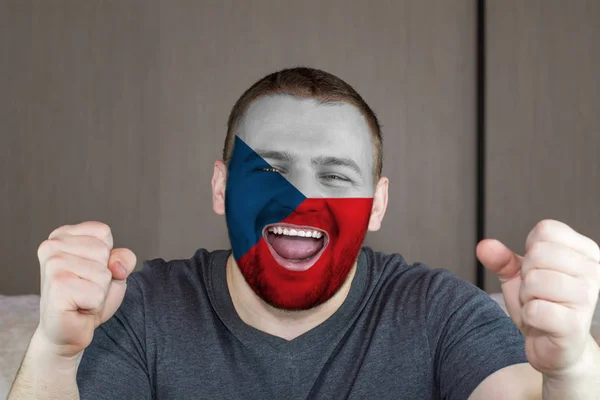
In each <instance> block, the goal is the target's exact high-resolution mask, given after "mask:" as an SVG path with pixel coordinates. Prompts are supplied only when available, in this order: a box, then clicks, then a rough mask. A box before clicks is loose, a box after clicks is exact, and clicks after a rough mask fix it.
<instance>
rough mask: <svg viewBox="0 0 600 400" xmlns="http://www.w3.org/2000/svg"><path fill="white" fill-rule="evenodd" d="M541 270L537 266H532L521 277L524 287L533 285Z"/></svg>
mask: <svg viewBox="0 0 600 400" xmlns="http://www.w3.org/2000/svg"><path fill="white" fill-rule="evenodd" d="M540 273H541V271H540V270H539V269H537V268H532V269H530V270H529V271H527V273H526V274H525V276H524V277H523V284H524V286H525V287H531V286H532V285H534V284H535V283H536V282H537V281H538V279H540Z"/></svg>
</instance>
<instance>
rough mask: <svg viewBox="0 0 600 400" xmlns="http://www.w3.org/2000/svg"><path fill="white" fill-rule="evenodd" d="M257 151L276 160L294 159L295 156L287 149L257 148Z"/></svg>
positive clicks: (260, 154)
mask: <svg viewBox="0 0 600 400" xmlns="http://www.w3.org/2000/svg"><path fill="white" fill-rule="evenodd" d="M255 153H256V154H258V155H259V156H261V157H262V158H268V159H270V160H276V161H287V162H292V161H294V156H292V155H291V154H290V153H288V152H285V151H275V150H255Z"/></svg>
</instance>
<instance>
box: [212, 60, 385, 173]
mask: <svg viewBox="0 0 600 400" xmlns="http://www.w3.org/2000/svg"><path fill="white" fill-rule="evenodd" d="M272 94H288V95H291V96H295V97H299V98H312V99H316V100H318V101H320V102H322V103H337V102H345V103H349V104H352V105H353V106H355V107H357V108H358V109H359V111H360V112H361V113H362V115H363V116H364V117H365V119H366V120H367V125H368V126H369V130H370V131H371V138H372V139H373V150H374V151H373V155H374V159H373V160H374V163H373V169H374V171H373V172H374V175H375V183H376V182H377V181H378V180H379V178H380V177H381V174H382V169H383V151H382V145H383V143H382V141H383V140H382V136H381V125H380V124H379V121H378V119H377V116H376V115H375V113H374V112H373V110H371V107H369V105H368V104H367V103H366V102H365V101H364V100H363V98H362V97H361V96H360V95H359V94H358V93H357V92H356V90H354V88H353V87H352V86H350V85H349V84H347V83H346V82H344V81H343V80H341V79H340V78H338V77H337V76H335V75H332V74H330V73H328V72H325V71H322V70H319V69H314V68H307V67H296V68H287V69H283V70H281V71H278V72H274V73H272V74H269V75H267V76H265V77H264V78H262V79H261V80H259V81H258V82H256V83H255V84H254V85H252V86H251V87H250V88H249V89H248V90H246V91H245V92H244V94H242V96H241V97H240V98H239V99H238V101H237V102H236V103H235V105H234V106H233V109H232V110H231V114H229V120H228V121H227V137H226V138H225V146H224V148H223V161H224V162H225V163H228V162H229V158H230V157H231V152H232V150H233V143H234V139H235V134H236V133H235V131H236V129H237V126H238V124H239V122H240V120H241V118H242V116H243V115H244V112H246V110H247V109H248V107H249V106H250V104H251V103H252V102H253V101H255V100H257V99H258V98H260V97H262V96H268V95H272Z"/></svg>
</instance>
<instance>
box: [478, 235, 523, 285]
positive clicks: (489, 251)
mask: <svg viewBox="0 0 600 400" xmlns="http://www.w3.org/2000/svg"><path fill="white" fill-rule="evenodd" d="M476 253H477V258H478V259H479V261H481V263H482V264H483V266H484V267H485V268H486V269H487V270H488V271H490V272H492V273H494V274H495V275H496V276H497V277H498V278H499V279H500V282H502V283H504V282H506V281H509V280H511V279H512V278H514V277H516V276H520V273H521V264H522V260H523V257H521V256H518V255H517V254H515V253H513V252H512V251H511V250H510V249H509V248H508V247H506V246H505V245H504V244H503V243H502V242H500V241H498V240H495V239H485V240H482V241H481V242H479V244H478V245H477V249H476Z"/></svg>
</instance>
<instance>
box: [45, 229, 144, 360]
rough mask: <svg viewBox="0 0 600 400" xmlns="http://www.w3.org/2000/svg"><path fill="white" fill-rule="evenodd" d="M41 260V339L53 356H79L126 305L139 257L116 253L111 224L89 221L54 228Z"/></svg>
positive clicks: (130, 253) (123, 252)
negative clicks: (129, 282)
mask: <svg viewBox="0 0 600 400" xmlns="http://www.w3.org/2000/svg"><path fill="white" fill-rule="evenodd" d="M38 258H39V260H40V269H41V271H40V272H41V300H40V324H39V326H38V328H37V331H36V335H38V336H41V339H42V340H43V341H44V342H45V343H47V345H48V346H50V347H51V351H52V352H53V353H55V354H57V355H59V356H64V357H73V356H76V355H78V354H79V353H80V352H81V351H83V350H84V349H85V348H86V347H87V346H89V344H90V343H91V341H92V337H93V335H94V330H95V329H96V328H97V327H98V326H99V325H100V324H102V323H104V322H106V321H107V320H108V319H109V318H110V317H112V316H113V315H114V313H115V312H116V311H117V309H118V308H119V306H120V305H121V302H122V301H123V297H124V295H125V287H126V285H125V279H126V278H127V276H128V275H129V274H130V273H131V272H132V271H133V269H134V267H135V264H136V257H135V255H134V254H133V252H132V251H131V250H128V249H113V237H112V233H111V231H110V228H109V227H108V226H107V225H106V224H103V223H101V222H84V223H81V224H78V225H65V226H61V227H60V228H58V229H56V230H54V231H53V232H52V233H51V234H50V236H49V237H48V239H47V240H45V241H44V242H43V243H42V244H41V245H40V247H39V248H38Z"/></svg>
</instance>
